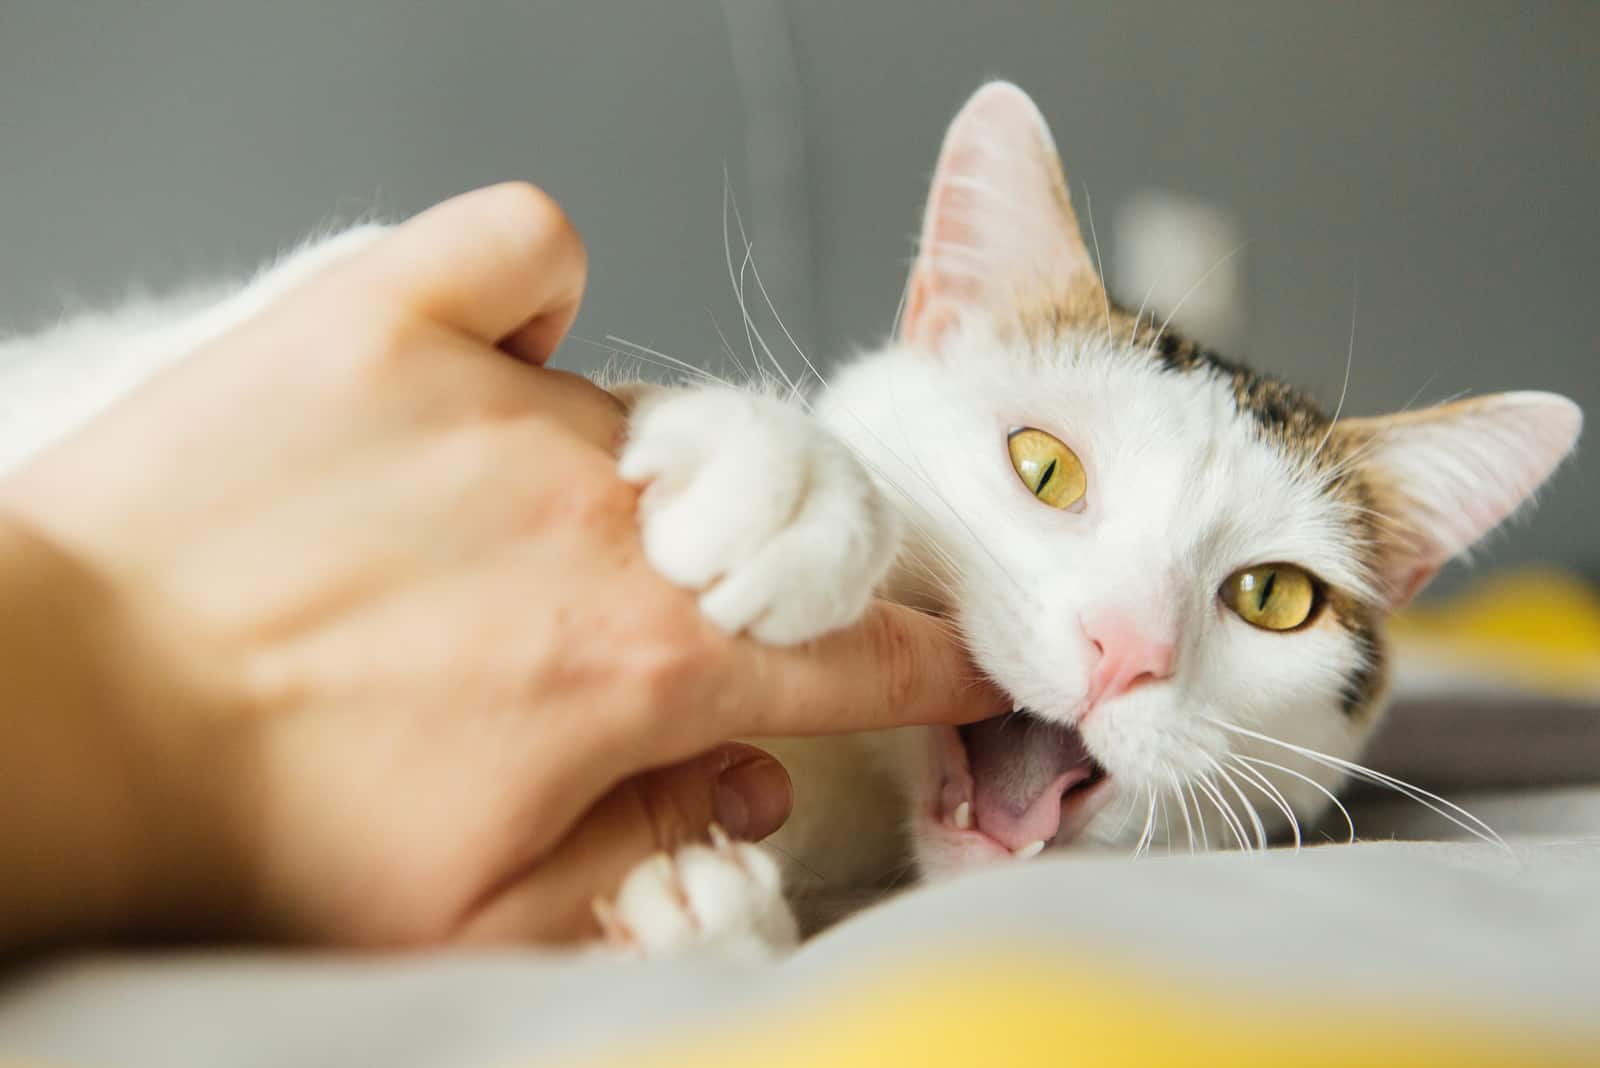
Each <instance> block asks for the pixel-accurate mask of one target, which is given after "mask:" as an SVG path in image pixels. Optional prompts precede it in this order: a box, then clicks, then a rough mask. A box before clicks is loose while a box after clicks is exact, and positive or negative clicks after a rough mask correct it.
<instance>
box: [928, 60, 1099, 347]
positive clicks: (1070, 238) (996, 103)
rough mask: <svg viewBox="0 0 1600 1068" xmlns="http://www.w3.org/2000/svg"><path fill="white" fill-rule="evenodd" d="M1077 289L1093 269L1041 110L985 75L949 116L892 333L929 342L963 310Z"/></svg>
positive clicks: (1091, 289) (1095, 285)
mask: <svg viewBox="0 0 1600 1068" xmlns="http://www.w3.org/2000/svg"><path fill="white" fill-rule="evenodd" d="M1073 290H1079V291H1082V292H1087V293H1088V294H1089V295H1090V296H1091V297H1092V299H1093V301H1094V304H1095V306H1096V307H1098V306H1099V304H1100V301H1101V288H1100V278H1099V276H1098V275H1097V274H1096V273H1095V270H1094V267H1093V265H1092V262H1091V260H1090V258H1089V252H1088V250H1087V249H1086V248H1085V247H1084V243H1083V237H1082V235H1081V234H1080V233H1079V230H1078V220H1077V217H1076V216H1075V215H1074V214H1073V212H1072V200H1071V198H1070V197H1069V196H1068V195H1067V182H1066V178H1065V177H1064V176H1063V175H1062V172H1061V161H1060V160H1059V159H1058V158H1057V157H1056V148H1055V142H1054V141H1053V140H1052V139H1051V137H1050V128H1049V127H1048V126H1046V125H1045V121H1044V116H1043V115H1040V114H1039V109H1038V108H1037V107H1035V106H1034V103H1033V101H1032V100H1031V99H1029V97H1028V94H1027V93H1024V92H1023V91H1022V90H1021V89H1019V88H1017V87H1016V86H1015V85H1012V84H1011V83H1009V82H990V83H988V84H987V85H985V86H983V87H982V88H981V89H979V90H978V91H977V92H976V93H974V94H973V95H972V99H970V100H968V101H967V103H966V106H965V107H963V108H962V109H961V112H960V113H959V114H958V115H956V117H955V120H954V121H953V122H951V124H950V129H949V131H948V132H947V133H946V134H945V138H944V146H943V148H941V149H940V152H939V165H938V169H937V170H936V171H935V173H934V177H933V188H932V189H931V190H930V192H929V194H928V206H927V210H926V212H925V213H924V216H923V222H922V243H921V247H920V249H919V252H918V256H917V262H916V265H915V266H914V267H913V268H912V270H911V280H910V282H909V286H908V289H907V292H906V304H905V309H904V311H903V312H902V314H901V318H900V335H901V339H902V340H904V341H908V342H911V343H914V344H921V345H926V346H928V347H929V348H937V347H938V345H939V342H940V339H941V338H942V337H943V336H944V334H945V332H946V331H947V330H948V329H949V328H950V327H951V326H952V325H953V324H954V323H955V322H956V321H957V320H958V319H959V318H961V317H962V316H963V315H966V314H968V313H972V312H978V313H984V314H988V315H990V316H1010V315H1014V314H1015V311H1016V308H1017V307H1018V305H1019V303H1021V302H1024V301H1029V300H1036V299H1058V298H1060V297H1062V296H1064V295H1066V294H1068V293H1070V292H1072V291H1073Z"/></svg>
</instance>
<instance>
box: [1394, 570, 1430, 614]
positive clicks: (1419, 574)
mask: <svg viewBox="0 0 1600 1068" xmlns="http://www.w3.org/2000/svg"><path fill="white" fill-rule="evenodd" d="M1438 573H1439V565H1438V564H1435V565H1433V566H1432V567H1416V568H1412V569H1411V570H1410V571H1409V572H1406V573H1403V574H1402V575H1401V577H1400V580H1399V582H1398V583H1397V584H1396V586H1395V589H1394V591H1393V592H1391V593H1390V595H1389V611H1391V612H1397V611H1399V610H1400V609H1402V608H1404V607H1405V606H1406V605H1408V604H1410V603H1411V600H1412V598H1414V597H1416V595H1417V594H1419V593H1421V592H1422V589H1423V587H1424V586H1426V585H1427V584H1428V583H1430V582H1432V581H1433V576H1435V575H1437V574H1438Z"/></svg>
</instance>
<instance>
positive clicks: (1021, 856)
mask: <svg viewBox="0 0 1600 1068" xmlns="http://www.w3.org/2000/svg"><path fill="white" fill-rule="evenodd" d="M1043 852H1044V841H1043V839H1040V840H1039V841H1036V842H1029V843H1028V844H1027V845H1025V846H1023V847H1022V848H1021V849H1017V850H1013V851H1012V853H1011V855H1012V856H1014V857H1016V858H1017V859H1018V860H1031V859H1032V858H1034V857H1036V856H1038V855H1039V854H1040V853H1043Z"/></svg>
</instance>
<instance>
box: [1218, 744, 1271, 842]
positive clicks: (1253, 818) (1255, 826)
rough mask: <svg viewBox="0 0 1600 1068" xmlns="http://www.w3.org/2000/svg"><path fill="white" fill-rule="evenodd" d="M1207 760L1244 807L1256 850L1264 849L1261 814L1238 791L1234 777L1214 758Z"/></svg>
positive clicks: (1264, 826)
mask: <svg viewBox="0 0 1600 1068" xmlns="http://www.w3.org/2000/svg"><path fill="white" fill-rule="evenodd" d="M1208 759H1210V760H1211V766H1212V767H1214V768H1216V769H1217V773H1218V774H1219V775H1221V776H1222V781H1223V782H1225V783H1227V784H1228V789H1230V790H1232V791H1233V792H1234V794H1236V795H1237V796H1238V798H1239V804H1241V805H1243V806H1244V811H1245V815H1247V816H1249V817H1250V829H1251V830H1253V831H1254V832H1255V835H1256V848H1257V849H1266V848H1267V828H1266V825H1265V824H1263V823H1262V822H1261V813H1259V812H1257V811H1256V807H1255V806H1254V805H1252V804H1251V803H1250V799H1249V798H1248V797H1246V796H1245V792H1244V791H1243V790H1241V789H1239V784H1238V782H1236V781H1235V780H1234V777H1233V776H1232V775H1230V774H1229V773H1228V769H1227V768H1225V767H1223V766H1222V765H1221V764H1219V763H1218V762H1217V761H1216V759H1215V758H1214V757H1213V758H1208Z"/></svg>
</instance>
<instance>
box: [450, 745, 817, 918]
mask: <svg viewBox="0 0 1600 1068" xmlns="http://www.w3.org/2000/svg"><path fill="white" fill-rule="evenodd" d="M792 800H793V798H792V793H791V787H790V784H789V775H788V773H787V772H786V771H784V769H783V765H781V764H779V763H778V762H777V760H775V759H773V758H772V757H771V756H769V755H768V754H766V753H764V752H762V751H761V750H760V749H757V748H755V747H754V746H749V745H740V744H736V743H730V744H728V745H722V746H718V747H717V748H716V749H713V750H711V751H710V752H708V753H704V754H702V755H701V756H698V757H695V758H694V759H692V760H687V761H685V762H683V763H681V764H675V765H672V766H671V767H666V768H656V769H654V770H652V771H646V772H642V773H641V774H639V775H635V776H634V777H632V778H630V779H626V780H624V781H623V782H621V783H619V784H618V785H617V786H616V787H614V788H613V789H612V790H611V791H610V792H609V793H607V794H606V795H604V796H603V797H601V798H600V800H599V801H596V802H595V803H594V805H593V806H592V807H591V808H590V809H589V811H588V812H587V813H585V814H584V816H583V817H582V818H581V819H580V820H579V821H578V823H577V825H576V826H574V827H573V829H572V831H571V832H570V833H569V834H568V835H567V837H566V838H565V839H563V840H562V841H561V843H560V844H559V845H557V846H556V848H555V849H554V850H553V851H551V852H549V853H547V854H545V855H544V856H543V857H541V858H540V859H539V860H537V861H536V862H535V863H534V865H533V866H532V867H531V868H530V869H528V871H527V872H526V873H525V874H523V875H522V876H521V877H520V878H517V879H516V880H514V881H513V882H512V883H511V884H510V885H509V886H508V887H507V888H506V889H505V890H504V891H501V892H499V893H496V894H495V895H493V896H492V897H491V898H489V899H487V901H486V902H485V903H484V905H483V906H482V907H481V908H480V909H478V910H477V911H476V912H475V913H474V914H473V915H471V916H469V917H468V918H467V920H466V922H465V923H464V924H463V926H462V927H461V929H460V930H459V931H458V932H457V938H458V939H459V940H461V941H465V942H474V943H508V942H571V941H577V940H581V939H585V938H595V937H598V936H599V934H600V929H599V926H598V924H597V922H596V920H595V917H594V912H593V903H594V900H595V898H597V897H605V896H608V895H610V894H612V893H613V892H614V891H615V890H616V889H617V887H618V886H620V885H621V883H622V880H623V878H624V877H625V876H626V875H627V874H628V872H629V871H631V870H632V869H633V868H634V866H635V865H637V864H638V863H639V862H641V861H643V860H645V859H646V858H648V857H650V856H651V855H652V854H655V853H660V852H671V851H672V850H675V849H676V848H677V847H678V846H680V845H682V844H684V843H686V842H689V841H695V840H702V839H705V838H706V837H707V829H708V828H709V826H710V825H711V824H712V823H714V822H715V823H720V824H721V825H722V826H723V827H725V828H726V829H727V831H728V833H730V834H731V835H733V836H734V837H735V838H743V839H747V840H750V841H755V840H757V839H761V838H765V837H766V836H767V835H769V834H771V833H772V832H773V831H776V830H777V829H778V828H779V827H781V826H782V825H783V822H784V820H786V819H788V817H789V808H790V805H791V804H792Z"/></svg>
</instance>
